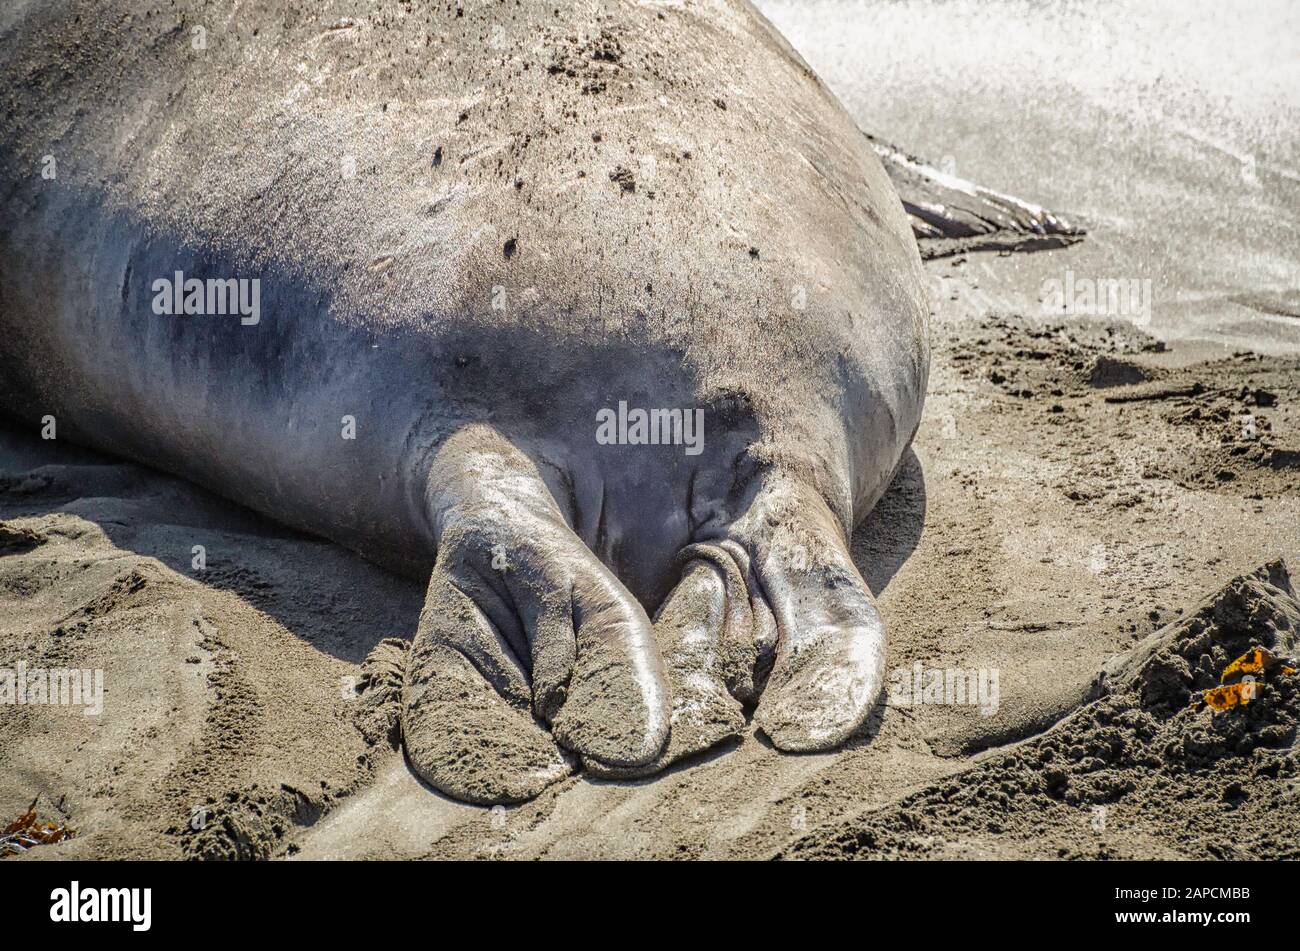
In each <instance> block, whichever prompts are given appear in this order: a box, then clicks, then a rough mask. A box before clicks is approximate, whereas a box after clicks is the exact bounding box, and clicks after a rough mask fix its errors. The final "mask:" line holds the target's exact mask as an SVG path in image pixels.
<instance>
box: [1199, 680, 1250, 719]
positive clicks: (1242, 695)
mask: <svg viewBox="0 0 1300 951" xmlns="http://www.w3.org/2000/svg"><path fill="white" fill-rule="evenodd" d="M1258 691H1259V684H1257V683H1256V682H1255V681H1253V680H1245V681H1242V682H1241V683H1235V684H1224V685H1223V686H1222V687H1211V688H1210V689H1209V690H1207V691H1205V693H1204V699H1205V705H1206V706H1207V707H1209V708H1210V709H1211V710H1214V711H1215V712H1218V713H1222V712H1223V711H1224V710H1230V709H1232V708H1233V707H1235V706H1237V705H1239V704H1246V703H1250V701H1252V700H1254V699H1255V694H1256V693H1257V692H1258Z"/></svg>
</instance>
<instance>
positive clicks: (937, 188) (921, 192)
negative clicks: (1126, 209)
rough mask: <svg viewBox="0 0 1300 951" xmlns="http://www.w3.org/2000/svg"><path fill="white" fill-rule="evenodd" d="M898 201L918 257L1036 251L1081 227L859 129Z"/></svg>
mask: <svg viewBox="0 0 1300 951" xmlns="http://www.w3.org/2000/svg"><path fill="white" fill-rule="evenodd" d="M862 134H863V136H864V137H865V138H866V140H867V141H868V142H869V143H870V144H871V147H872V148H873V149H874V150H875V152H876V154H877V155H879V156H880V161H881V162H882V163H883V164H884V166H885V171H886V172H887V173H888V174H889V178H890V180H891V181H892V182H893V183H894V187H895V188H897V189H898V195H899V197H900V198H902V200H903V208H904V209H905V210H906V211H907V216H908V220H909V221H910V222H911V225H912V233H913V234H914V235H915V236H916V242H917V245H918V246H919V247H920V249H921V257H922V258H924V259H926V260H928V259H930V258H940V257H946V256H948V255H952V254H963V253H966V252H968V251H1041V250H1044V249H1047V248H1062V247H1065V246H1067V245H1070V244H1073V243H1074V242H1076V241H1079V240H1081V239H1082V238H1083V236H1084V234H1085V232H1084V229H1083V228H1081V227H1079V226H1078V225H1075V224H1072V223H1071V222H1069V221H1066V220H1065V219H1064V218H1062V217H1060V216H1059V215H1055V214H1053V213H1052V212H1050V211H1048V210H1047V209H1045V208H1042V207H1040V206H1038V205H1035V204H1032V203H1031V202H1027V201H1023V200H1021V199H1019V198H1013V197H1011V196H1010V195H1004V194H1002V193H1000V192H995V191H993V190H991V189H988V188H984V187H982V186H980V185H976V184H975V183H973V182H968V181H966V180H965V179H961V178H958V177H957V176H956V175H953V174H951V173H949V172H946V171H944V170H942V169H938V168H935V167H934V166H931V165H927V164H926V163H925V162H923V161H921V160H920V159H918V158H916V157H915V156H912V155H908V154H907V153H906V152H904V151H903V150H902V149H900V148H897V147H896V146H893V145H890V144H889V143H888V142H885V141H882V140H881V139H878V138H876V137H875V136H873V135H870V134H869V133H866V132H864V133H862Z"/></svg>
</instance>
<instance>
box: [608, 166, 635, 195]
mask: <svg viewBox="0 0 1300 951" xmlns="http://www.w3.org/2000/svg"><path fill="white" fill-rule="evenodd" d="M609 180H610V181H611V182H613V183H614V184H615V185H617V186H618V187H619V189H620V190H622V191H623V192H624V193H627V192H634V191H636V178H635V177H634V176H633V175H632V171H631V169H627V168H624V167H623V166H622V165H617V166H615V167H614V171H612V172H610V173H609Z"/></svg>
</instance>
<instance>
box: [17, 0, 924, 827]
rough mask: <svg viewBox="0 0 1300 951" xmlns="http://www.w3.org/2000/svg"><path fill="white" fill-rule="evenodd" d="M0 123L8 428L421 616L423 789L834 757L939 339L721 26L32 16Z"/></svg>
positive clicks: (64, 7)
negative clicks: (699, 762) (199, 291)
mask: <svg viewBox="0 0 1300 951" xmlns="http://www.w3.org/2000/svg"><path fill="white" fill-rule="evenodd" d="M0 90H2V91H0V122H2V123H3V125H2V127H0V131H2V135H0V215H2V216H3V221H4V228H3V233H2V234H0V408H3V410H4V412H5V413H6V414H8V415H11V416H13V417H15V418H16V419H18V420H19V421H21V422H22V423H24V424H27V425H30V426H31V427H33V428H34V429H35V428H38V427H40V426H41V425H42V420H43V419H44V418H45V417H47V416H53V417H54V418H55V420H56V422H57V435H58V438H60V439H65V438H66V439H69V440H72V441H74V442H77V443H80V444H84V445H86V446H90V447H93V448H96V449H100V450H104V451H107V452H110V453H114V454H116V455H119V456H124V457H127V458H130V459H134V460H137V461H139V462H142V463H145V464H148V465H150V466H154V467H157V468H159V469H163V470H166V471H169V472H172V473H176V474H179V475H180V476H183V477H185V478H187V479H190V480H192V481H194V482H196V483H198V484H200V485H202V486H205V487H207V488H209V489H211V490H214V491H216V492H218V493H220V494H222V495H225V496H227V497H229V498H231V499H233V500H236V501H238V502H240V503H242V504H244V505H247V506H249V507H251V508H253V509H255V510H257V511H259V512H262V513H266V514H268V515H270V516H271V517H273V518H275V519H277V520H279V521H281V522H284V523H286V524H288V525H291V526H294V527H297V528H299V529H303V530H306V531H309V532H312V533H315V534H318V535H322V536H325V537H327V538H330V539H332V540H334V541H336V542H338V543H340V544H342V545H345V546H347V547H349V548H351V549H354V550H356V551H358V552H360V553H362V554H363V555H365V556H367V557H369V558H372V559H375V560H377V561H379V562H381V563H383V564H385V565H388V566H391V567H393V568H394V569H396V570H400V571H404V572H407V573H411V574H414V575H417V576H419V577H421V578H425V577H427V578H429V579H430V580H429V588H428V596H427V602H426V606H425V609H424V611H423V612H422V615H421V618H420V622H419V626H418V629H417V631H416V632H415V635H414V640H413V642H412V646H411V648H410V651H409V653H408V656H407V658H406V662H405V686H404V690H403V695H402V714H401V716H402V728H403V739H404V744H405V747H406V753H407V757H408V760H409V762H410V764H411V766H412V767H413V768H414V770H415V771H416V772H417V773H418V774H419V775H420V776H421V777H423V778H424V779H425V780H427V781H428V782H429V783H431V784H432V785H433V786H435V787H437V788H438V789H440V790H442V791H444V792H446V793H448V794H450V795H452V796H455V797H458V798H461V799H466V800H469V801H474V802H482V803H495V802H510V801H520V800H523V799H526V798H529V797H531V796H534V795H536V794H537V793H538V792H540V791H541V790H542V789H543V788H544V787H545V786H546V785H548V784H550V783H552V782H555V781H556V780H558V779H560V778H562V777H564V776H566V775H568V774H569V773H570V772H571V771H572V770H573V769H574V768H575V766H576V765H577V764H578V763H579V762H581V763H583V764H585V765H586V767H587V768H588V769H590V770H591V771H593V772H594V773H597V774H601V775H613V776H619V775H632V774H637V773H644V772H649V771H653V770H655V769H657V768H660V767H662V766H663V765H664V764H666V763H668V762H670V761H671V760H673V759H676V758H678V757H681V756H684V755H687V754H690V753H693V752H697V751H698V750H701V749H704V748H707V747H708V746H710V745H712V744H714V743H716V742H718V741H719V740H720V739H723V738H725V737H728V736H731V735H734V734H735V733H736V732H737V731H739V730H740V729H742V728H743V727H744V726H745V723H746V715H747V713H751V714H752V716H753V718H754V719H755V720H756V722H757V725H758V726H759V727H760V728H761V729H762V730H763V731H764V732H765V733H766V734H767V736H768V737H769V738H770V739H771V741H772V743H773V744H774V745H775V746H776V747H778V748H779V749H782V750H791V751H803V750H823V749H828V748H831V747H834V746H835V745H836V744H838V743H840V742H842V741H843V740H844V739H846V738H847V737H848V736H849V735H850V734H852V733H853V732H854V731H855V730H856V729H858V728H859V727H860V726H861V724H862V723H863V721H864V720H865V718H866V717H867V715H868V713H869V712H870V710H871V709H872V708H873V706H874V705H875V703H876V702H877V700H878V697H879V693H880V689H881V684H882V677H883V663H884V631H883V627H882V625H881V621H880V618H879V615H878V613H877V611H876V608H875V606H874V603H873V599H872V595H871V593H870V591H869V590H868V589H867V587H866V585H865V584H864V583H863V580H862V578H861V577H860V576H859V574H858V572H857V570H856V568H855V567H854V564H853V562H852V561H851V559H850V557H849V553H848V547H847V538H848V535H849V533H850V532H851V530H852V528H853V526H854V525H855V524H856V523H857V522H858V521H860V520H861V519H862V518H863V517H864V516H865V515H866V514H867V512H868V511H869V510H870V509H871V507H872V506H873V505H874V504H875V502H876V500H877V499H878V498H879V497H880V495H881V494H882V492H883V491H884V489H885V487H886V486H887V484H888V482H889V480H890V478H891V475H892V473H893V472H894V470H895V468H896V466H897V464H898V462H899V459H900V457H901V455H902V453H903V451H904V449H905V448H906V446H907V444H908V442H909V441H910V439H911V438H912V436H913V434H914V432H915V430H916V427H917V425H918V422H919V419H920V415H921V407H922V402H923V397H924V393H925V384H926V374H927V369H928V345H927V339H926V326H927V318H928V306H927V303H926V296H925V292H924V290H923V280H922V271H921V266H920V260H919V256H918V253H917V249H916V245H915V242H914V241H913V238H912V235H911V233H910V231H909V227H908V222H907V219H906V216H905V214H904V212H903V210H902V208H901V206H900V204H899V199H898V196H897V194H896V193H895V191H894V189H893V188H892V187H891V185H890V183H889V181H888V179H887V178H886V176H885V174H884V172H883V170H882V167H881V164H880V161H879V160H878V159H877V157H876V156H875V155H874V154H873V152H872V149H871V148H870V145H869V143H867V142H866V140H865V139H864V138H863V137H862V136H861V135H860V134H859V133H858V132H857V130H856V128H855V127H854V125H853V123H852V121H851V120H850V119H849V117H848V116H847V115H846V113H845V112H844V110H843V108H842V107H841V106H840V105H839V103H838V102H837V101H836V100H835V98H834V97H833V96H832V95H831V94H830V93H829V92H828V91H827V89H826V88H825V87H824V86H823V85H822V84H821V82H820V81H819V80H818V79H817V77H816V76H815V75H814V74H813V73H812V71H811V70H810V69H809V68H808V66H807V65H806V64H805V63H804V62H803V61H802V60H801V59H800V58H799V57H798V56H797V55H796V54H795V53H794V52H793V50H791V48H790V47H789V45H788V44H787V43H786V42H785V41H784V40H783V39H782V38H781V37H780V36H779V35H778V34H777V32H776V31H775V30H774V28H773V27H772V26H771V25H770V24H769V23H768V22H767V21H766V20H765V19H764V18H763V17H762V16H760V15H759V14H758V13H757V12H756V11H755V10H754V8H753V7H751V6H750V5H749V4H748V3H747V2H744V0H711V2H705V0H681V2H663V3H653V2H629V0H609V2H574V0H553V2H547V3H523V4H515V3H490V2H473V0H461V2H458V3H455V2H449V3H425V2H415V3H392V4H371V3H359V2H354V3H342V2H322V3H310V4H301V5H299V4H287V3H280V2H276V0H263V2H259V3H257V4H253V5H249V4H239V3H216V2H214V3H210V4H206V3H198V2H192V0H178V2H175V3H172V4H169V5H166V6H164V7H162V8H160V7H159V5H158V4H156V3H154V2H153V0H148V2H136V0H109V2H95V3H82V2H67V3H46V2H37V0H19V2H17V3H13V2H11V3H9V4H7V5H6V8H5V9H4V11H3V12H0ZM51 161H53V163H54V164H53V166H52V165H51ZM51 169H53V171H54V174H53V175H50V174H49V172H50V171H51ZM176 272H182V274H183V275H184V278H185V279H199V280H203V281H206V280H208V279H213V280H222V281H225V280H230V279H234V280H243V281H251V280H253V279H256V280H257V281H258V282H259V287H260V291H259V294H260V297H259V302H260V309H259V310H258V313H257V314H256V315H255V316H256V318H257V320H256V322H255V323H254V322H252V317H253V316H254V315H252V314H251V313H250V314H249V315H248V319H241V317H240V316H239V315H237V314H236V315H233V316H232V315H230V314H225V315H222V314H220V313H204V314H189V315H168V314H166V313H161V314H160V313H157V312H155V310H156V306H155V305H156V302H157V301H156V299H157V298H158V295H159V293H160V292H159V290H158V288H159V286H160V285H158V284H157V283H156V282H158V281H159V280H162V279H168V280H170V279H173V276H174V275H175V273H176ZM245 286H246V287H251V286H252V285H251V284H250V285H245ZM204 300H206V298H204ZM197 306H198V305H196V307H197ZM203 306H211V307H213V308H216V306H217V305H216V304H210V305H209V304H204V305H203ZM620 403H625V404H626V406H627V407H630V408H634V409H635V408H643V409H682V410H685V411H687V412H692V411H694V410H697V409H698V410H702V411H703V424H704V429H703V444H702V449H701V451H699V452H698V454H691V453H688V452H687V451H686V449H687V448H688V447H687V446H684V445H682V444H668V445H664V444H660V445H643V444H631V442H630V441H629V442H625V443H623V444H606V443H605V442H602V441H598V440H597V438H596V436H597V427H598V420H599V419H601V418H602V416H601V414H602V412H603V411H606V412H607V411H610V410H617V408H618V407H619V404H620ZM345 417H348V418H350V419H351V420H352V421H353V423H352V424H353V428H354V433H353V435H354V438H345V437H346V434H347V432H346V431H347V428H348V422H347V420H345ZM228 557H230V558H237V557H238V553H237V552H235V553H228ZM648 609H649V610H655V611H657V615H656V620H655V621H654V622H652V621H651V620H650V616H649V615H648V614H647V610H648Z"/></svg>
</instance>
